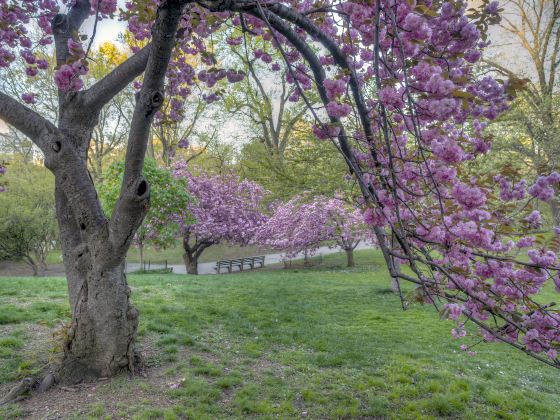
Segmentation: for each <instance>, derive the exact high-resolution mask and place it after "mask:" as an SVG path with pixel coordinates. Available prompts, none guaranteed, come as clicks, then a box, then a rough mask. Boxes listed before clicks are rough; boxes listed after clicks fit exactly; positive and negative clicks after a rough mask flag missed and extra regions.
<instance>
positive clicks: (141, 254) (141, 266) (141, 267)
mask: <svg viewBox="0 0 560 420" xmlns="http://www.w3.org/2000/svg"><path fill="white" fill-rule="evenodd" d="M138 253H139V254H140V271H145V269H146V267H144V243H143V242H142V241H140V242H139V243H138Z"/></svg>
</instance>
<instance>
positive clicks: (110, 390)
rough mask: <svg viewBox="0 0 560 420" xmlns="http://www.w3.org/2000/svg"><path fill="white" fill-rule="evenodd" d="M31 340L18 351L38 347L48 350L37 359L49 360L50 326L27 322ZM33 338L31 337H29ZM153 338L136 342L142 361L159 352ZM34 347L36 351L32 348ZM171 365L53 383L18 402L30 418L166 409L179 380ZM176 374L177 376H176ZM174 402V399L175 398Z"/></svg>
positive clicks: (115, 414) (118, 414) (6, 330)
mask: <svg viewBox="0 0 560 420" xmlns="http://www.w3.org/2000/svg"><path fill="white" fill-rule="evenodd" d="M14 328H15V327H14V326H6V327H2V328H1V329H0V336H1V335H3V334H6V333H9V332H10V330H13V329H14ZM26 329H27V333H28V334H27V336H29V337H30V340H29V341H28V342H26V344H25V347H24V348H23V349H21V350H19V351H21V352H22V355H24V356H25V355H30V354H32V353H33V352H34V351H37V349H38V348H41V347H42V348H45V349H46V350H47V351H46V352H43V351H41V352H40V353H38V354H37V356H36V357H37V359H38V360H40V361H48V357H49V352H48V350H49V348H50V347H49V344H48V343H51V342H52V331H53V330H52V329H50V328H46V327H42V326H40V325H27V326H26ZM31 338H32V339H31ZM155 341H156V337H152V336H146V337H143V338H142V340H141V341H140V342H139V343H138V347H139V350H140V352H141V354H142V356H143V357H144V359H145V360H149V359H150V358H152V357H154V356H155V355H156V354H157V352H158V351H159V350H158V348H157V346H156V344H155ZM34 349H35V350H34ZM170 367H171V366H170V365H165V366H157V367H156V366H150V365H149V364H148V365H146V367H145V368H144V369H143V370H142V374H141V375H125V374H123V375H121V376H119V377H117V378H113V379H111V380H100V381H98V382H95V383H87V384H79V385H76V386H72V387H65V386H55V387H53V388H52V389H50V390H49V391H47V392H45V393H44V394H34V395H33V396H31V397H30V398H28V399H26V400H23V401H21V402H19V403H17V406H18V407H19V409H20V410H21V411H22V412H23V416H24V417H25V418H29V419H49V420H50V419H66V418H86V417H88V416H93V417H100V418H102V417H106V416H108V417H110V418H123V417H127V418H128V417H130V416H131V414H133V413H131V409H132V410H133V409H135V408H138V407H140V408H141V407H144V408H152V409H154V408H156V409H157V408H159V409H165V408H168V407H170V406H172V405H173V401H171V399H170V398H169V397H168V396H167V391H168V390H169V389H170V388H171V386H172V384H174V383H177V382H178V381H180V379H181V375H180V374H177V375H169V368H170ZM175 376H176V377H175ZM16 384H17V382H14V383H10V384H3V385H0V395H4V394H5V393H7V392H8V391H9V390H10V389H11V388H12V387H14V386H15V385H16ZM175 403H176V401H175Z"/></svg>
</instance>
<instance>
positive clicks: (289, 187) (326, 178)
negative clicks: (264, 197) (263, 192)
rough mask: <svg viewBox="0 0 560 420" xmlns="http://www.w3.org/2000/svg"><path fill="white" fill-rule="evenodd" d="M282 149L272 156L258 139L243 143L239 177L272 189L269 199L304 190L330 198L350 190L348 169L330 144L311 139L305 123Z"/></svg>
mask: <svg viewBox="0 0 560 420" xmlns="http://www.w3.org/2000/svg"><path fill="white" fill-rule="evenodd" d="M298 128H299V130H298V133H297V135H294V136H293V137H292V138H291V139H290V142H289V143H288V145H287V147H286V150H285V152H284V158H283V159H280V158H279V157H278V156H276V155H271V154H270V153H269V151H268V150H267V148H266V147H265V146H264V145H263V144H262V143H260V142H258V141H253V142H250V143H248V144H246V145H245V146H244V147H243V149H242V151H241V154H240V161H239V167H240V169H239V171H240V173H241V174H242V176H245V177H246V178H248V179H250V180H252V181H255V182H257V183H259V184H261V185H262V186H263V187H264V188H265V189H267V190H269V191H271V192H272V197H270V199H273V200H274V199H280V200H283V201H286V200H289V199H290V198H292V197H293V196H295V195H298V194H301V193H302V192H307V193H309V194H310V195H323V196H326V197H331V196H332V195H333V193H335V192H338V191H349V190H350V189H351V188H352V185H353V183H350V182H348V181H346V180H345V175H346V174H347V173H348V168H347V166H346V163H345V162H344V160H343V159H342V158H341V157H340V153H339V152H338V150H336V148H335V147H334V145H333V144H331V143H330V142H327V141H321V140H317V139H316V138H314V136H313V134H312V132H311V128H310V127H309V126H308V125H307V124H303V123H302V124H300V125H299V127H298Z"/></svg>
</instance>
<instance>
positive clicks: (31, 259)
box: [25, 256, 39, 277]
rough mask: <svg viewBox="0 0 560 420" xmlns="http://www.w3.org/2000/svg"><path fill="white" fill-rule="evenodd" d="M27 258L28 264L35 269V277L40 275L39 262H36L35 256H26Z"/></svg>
mask: <svg viewBox="0 0 560 420" xmlns="http://www.w3.org/2000/svg"><path fill="white" fill-rule="evenodd" d="M25 260H26V261H27V264H29V266H30V267H31V269H32V270H33V277H38V276H39V267H38V266H37V263H36V262H35V260H33V258H31V257H30V256H27V257H25Z"/></svg>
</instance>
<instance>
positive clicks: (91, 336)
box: [59, 263, 138, 383]
mask: <svg viewBox="0 0 560 420" xmlns="http://www.w3.org/2000/svg"><path fill="white" fill-rule="evenodd" d="M81 284H82V287H81V289H80V290H79V292H78V295H77V300H76V302H75V306H74V307H73V315H72V323H71V324H70V327H69V329H68V341H67V343H66V346H65V349H64V358H63V361H62V367H61V370H60V372H59V380H60V381H61V382H63V383H76V382H80V381H84V380H85V381H87V380H93V379H96V378H100V377H109V376H114V375H115V374H117V373H119V372H121V371H123V370H130V371H133V370H134V365H135V362H136V360H135V357H136V355H135V350H134V340H135V337H136V329H137V326H138V311H137V310H136V309H135V308H134V307H133V306H132V305H131V304H130V301H129V296H130V289H129V287H128V284H127V281H126V275H125V273H124V264H122V263H121V264H120V265H118V266H117V267H110V268H107V267H103V265H102V264H97V263H94V264H93V266H91V267H89V269H88V270H87V271H86V274H85V276H84V277H83V278H82V279H81Z"/></svg>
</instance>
